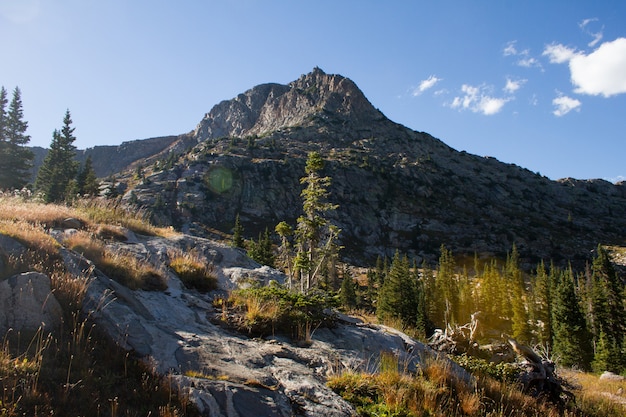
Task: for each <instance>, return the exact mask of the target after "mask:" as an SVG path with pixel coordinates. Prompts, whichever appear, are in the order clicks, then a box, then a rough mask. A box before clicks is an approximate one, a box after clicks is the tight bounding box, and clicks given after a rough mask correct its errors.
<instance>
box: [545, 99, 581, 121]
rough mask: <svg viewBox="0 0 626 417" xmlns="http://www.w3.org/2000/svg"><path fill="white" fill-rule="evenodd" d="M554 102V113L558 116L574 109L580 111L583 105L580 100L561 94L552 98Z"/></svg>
mask: <svg viewBox="0 0 626 417" xmlns="http://www.w3.org/2000/svg"><path fill="white" fill-rule="evenodd" d="M552 104H553V105H554V107H555V109H554V111H553V112H552V114H554V115H555V116H557V117H561V116H565V115H566V114H567V113H569V112H571V111H572V110H576V111H580V106H582V103H581V102H580V101H578V100H576V99H575V98H571V97H568V96H564V95H559V96H558V97H557V98H555V99H554V100H552Z"/></svg>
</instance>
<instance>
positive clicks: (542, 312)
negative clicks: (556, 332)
mask: <svg viewBox="0 0 626 417" xmlns="http://www.w3.org/2000/svg"><path fill="white" fill-rule="evenodd" d="M532 286H533V296H534V300H533V301H534V302H533V308H532V315H533V319H534V321H535V323H536V324H537V340H538V342H539V343H540V344H541V345H543V346H549V347H551V346H552V321H551V320H550V316H551V314H552V296H551V281H550V275H548V273H547V271H546V267H545V265H544V263H543V261H542V262H541V263H540V264H539V265H538V266H537V272H536V274H535V276H534V278H533V283H532Z"/></svg>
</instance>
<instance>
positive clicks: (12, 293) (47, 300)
mask: <svg viewBox="0 0 626 417" xmlns="http://www.w3.org/2000/svg"><path fill="white" fill-rule="evenodd" d="M62 315H63V311H62V310H61V306H60V305H59V302H58V301H57V300H56V298H55V297H54V295H53V294H52V292H51V289H50V278H48V277H47V276H46V275H44V274H40V273H37V272H28V273H24V274H19V275H14V276H12V277H10V278H9V279H7V280H4V281H1V282H0V334H2V335H4V334H6V333H7V332H8V331H9V329H11V330H12V331H14V332H26V333H33V332H36V331H37V330H38V329H40V328H41V329H47V330H51V329H54V328H55V327H56V326H58V325H59V324H61V321H62Z"/></svg>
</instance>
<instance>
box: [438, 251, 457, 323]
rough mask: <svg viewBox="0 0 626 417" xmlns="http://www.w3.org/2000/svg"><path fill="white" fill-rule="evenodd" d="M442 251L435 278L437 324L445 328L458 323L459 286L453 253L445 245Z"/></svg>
mask: <svg viewBox="0 0 626 417" xmlns="http://www.w3.org/2000/svg"><path fill="white" fill-rule="evenodd" d="M440 251H441V254H440V256H439V267H438V268H437V276H436V278H435V285H436V288H437V295H436V297H437V300H438V301H439V303H438V305H437V316H436V322H435V323H436V324H437V325H441V326H444V327H445V326H446V325H447V324H448V323H450V324H452V323H458V311H459V284H458V281H457V278H456V272H455V270H456V263H455V261H454V257H453V256H452V252H450V251H449V250H448V249H447V248H446V247H445V245H441V248H440Z"/></svg>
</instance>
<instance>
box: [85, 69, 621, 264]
mask: <svg viewBox="0 0 626 417" xmlns="http://www.w3.org/2000/svg"><path fill="white" fill-rule="evenodd" d="M140 142H141V141H138V143H140ZM166 142H167V147H166V149H165V151H163V148H161V149H160V150H159V151H160V154H159V157H158V158H154V157H153V158H151V159H150V158H147V159H146V156H145V152H143V153H142V156H141V158H137V160H135V161H134V162H133V165H132V169H131V170H128V171H126V173H120V174H118V175H117V176H116V178H115V181H116V182H117V189H118V190H119V191H120V192H122V193H123V194H124V199H125V200H127V201H131V202H132V203H134V204H137V205H138V206H141V207H144V208H146V209H148V210H150V211H151V212H152V213H153V218H154V219H155V220H156V221H158V222H160V223H162V224H168V225H173V226H174V227H176V228H178V229H180V230H183V231H192V232H194V233H196V234H200V235H203V234H204V235H211V234H213V235H215V232H216V231H217V232H224V233H230V232H232V228H233V225H234V222H235V218H236V216H237V215H239V216H240V221H241V223H242V225H243V227H244V230H245V234H246V236H247V237H256V236H257V235H258V233H259V232H260V231H263V230H265V228H268V229H269V230H270V231H273V229H274V227H275V226H276V224H277V223H278V222H280V221H283V220H284V221H287V222H288V223H291V224H294V223H295V219H296V218H297V217H298V216H299V215H300V214H301V210H302V203H301V197H300V192H301V190H302V185H301V184H300V181H299V179H300V178H301V177H302V176H304V165H305V161H306V158H307V154H308V153H309V152H310V151H318V152H319V153H320V154H321V155H322V157H323V158H324V159H325V162H326V165H325V168H324V171H323V175H327V176H329V177H331V178H332V184H331V186H330V189H329V191H330V193H331V194H330V199H331V201H332V202H333V203H335V204H338V206H339V207H338V209H337V210H335V211H334V212H333V213H331V214H330V217H331V221H332V222H333V223H334V224H335V225H337V226H338V227H339V228H341V230H342V232H341V245H342V246H344V249H343V251H342V256H343V257H344V258H346V259H347V260H349V261H350V262H352V263H355V264H362V265H365V264H371V263H372V262H373V260H374V259H375V258H376V257H377V256H379V255H387V256H390V255H393V253H394V252H395V251H396V250H399V251H401V252H404V253H408V254H409V255H410V256H412V257H414V258H416V259H417V260H420V259H422V258H426V259H428V258H429V257H432V256H436V254H437V253H438V248H439V246H440V245H441V244H445V245H446V247H447V248H448V249H451V250H452V251H453V252H454V253H456V254H468V255H473V254H478V255H479V256H483V255H484V256H494V255H495V256H502V255H504V254H506V253H507V252H508V251H510V250H511V247H512V246H513V245H514V244H515V245H516V247H517V249H518V251H519V252H520V254H521V255H522V257H524V258H525V259H526V260H527V261H529V262H531V263H534V262H536V261H538V260H539V259H546V260H548V259H551V260H553V261H555V262H574V263H577V262H578V263H581V264H582V263H584V262H585V261H586V260H587V259H588V257H589V254H590V251H592V250H593V249H594V248H595V247H596V246H597V244H598V243H602V244H618V245H621V244H624V239H625V237H626V184H625V183H624V182H621V183H618V184H612V183H609V182H607V181H603V180H576V179H571V178H567V179H561V180H558V181H552V180H550V179H548V178H546V177H544V176H541V175H540V174H537V173H533V172H531V171H529V170H527V169H524V168H522V167H519V166H516V165H513V164H506V163H502V162H500V161H498V160H496V159H494V158H491V157H483V156H476V155H472V154H469V153H466V152H459V151H457V150H455V149H452V148H451V147H449V146H447V145H446V144H445V143H444V142H442V141H441V140H439V139H436V138H434V137H432V136H431V135H429V134H428V133H424V132H418V131H414V130H411V129H409V128H407V127H405V126H402V125H400V124H397V123H394V122H393V121H391V120H389V119H388V118H387V117H385V115H384V114H382V113H381V112H380V111H379V110H377V109H376V108H375V107H374V106H373V105H372V104H371V103H370V102H369V101H368V100H367V98H366V97H365V96H364V94H363V93H362V92H361V91H360V90H359V88H358V87H357V86H356V84H355V83H354V82H352V81H351V80H350V79H348V78H345V77H343V76H341V75H331V74H326V73H324V72H323V71H322V70H321V69H319V68H315V69H314V70H313V71H312V72H311V73H309V74H306V75H302V76H301V77H300V78H299V79H297V80H296V81H293V82H291V83H290V84H288V85H281V84H264V85H259V86H257V87H254V88H252V89H250V90H248V91H246V92H244V93H242V94H240V95H238V96H237V97H235V98H233V99H231V100H227V101H223V102H221V103H219V104H217V105H216V106H214V107H213V109H212V110H211V111H210V112H209V113H207V114H206V115H205V116H204V118H203V119H202V120H201V121H200V123H199V124H198V125H197V127H196V128H195V129H194V130H193V131H191V132H190V133H187V134H184V135H180V136H178V137H177V138H175V139H168V140H167V141H166ZM163 143H164V144H165V142H163ZM125 146H126V147H127V148H129V149H130V147H129V146H128V144H126V145H125ZM137 146H139V145H137ZM143 149H144V150H145V147H144V148H143ZM140 153H141V152H140ZM92 157H93V158H94V160H95V159H97V155H95V154H94V155H92ZM127 165H128V164H127Z"/></svg>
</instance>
